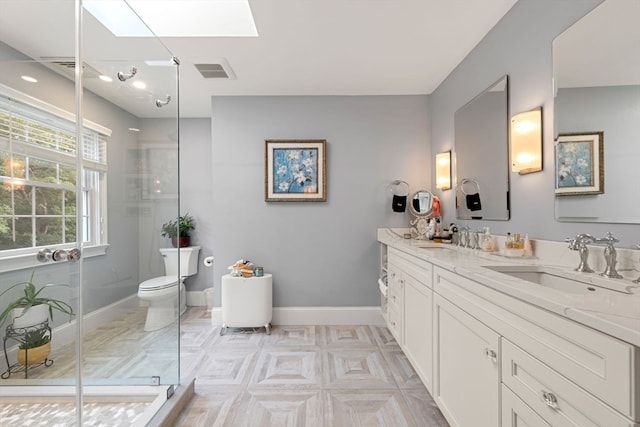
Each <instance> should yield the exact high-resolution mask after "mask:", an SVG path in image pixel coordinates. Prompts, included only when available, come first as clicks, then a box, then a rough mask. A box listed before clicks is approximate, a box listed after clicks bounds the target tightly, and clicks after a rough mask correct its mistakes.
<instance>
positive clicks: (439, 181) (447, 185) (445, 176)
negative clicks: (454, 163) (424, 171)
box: [436, 151, 451, 190]
mask: <svg viewBox="0 0 640 427" xmlns="http://www.w3.org/2000/svg"><path fill="white" fill-rule="evenodd" d="M436 188H437V189H439V190H450V189H451V151H445V152H444V153H438V154H436Z"/></svg>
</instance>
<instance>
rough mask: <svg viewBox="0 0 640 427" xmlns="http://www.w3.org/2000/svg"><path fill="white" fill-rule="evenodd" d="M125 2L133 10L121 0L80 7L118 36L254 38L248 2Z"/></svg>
mask: <svg viewBox="0 0 640 427" xmlns="http://www.w3.org/2000/svg"><path fill="white" fill-rule="evenodd" d="M127 3H128V4H129V5H130V6H131V9H133V10H131V9H129V8H128V7H127V6H126V3H125V2H124V1H122V2H114V1H113V0H85V1H84V2H83V5H84V7H85V9H86V10H87V11H89V13H91V14H92V15H93V16H94V17H95V18H96V19H97V20H98V21H100V22H101V23H102V24H103V25H104V26H105V27H107V29H109V31H111V32H112V33H113V34H114V35H116V36H118V37H153V36H154V34H155V35H156V36H158V37H257V36H258V30H257V29H256V24H255V22H254V20H253V14H252V13H251V7H250V5H249V1H248V0H215V1H202V0H158V1H148V0H128V1H127ZM134 11H135V13H134ZM138 16H139V17H140V18H138ZM140 19H142V21H144V22H142V21H141V20H140ZM145 24H146V25H145ZM147 26H148V27H147Z"/></svg>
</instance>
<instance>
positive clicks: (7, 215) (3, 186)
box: [0, 87, 111, 256]
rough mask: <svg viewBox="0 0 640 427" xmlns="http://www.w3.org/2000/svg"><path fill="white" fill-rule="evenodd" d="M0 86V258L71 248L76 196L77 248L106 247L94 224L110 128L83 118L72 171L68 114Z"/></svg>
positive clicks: (100, 217) (102, 202) (102, 210)
mask: <svg viewBox="0 0 640 427" xmlns="http://www.w3.org/2000/svg"><path fill="white" fill-rule="evenodd" d="M0 91H1V92H3V93H0V255H3V256H4V255H20V254H22V253H33V248H36V247H42V246H56V247H64V246H65V244H67V245H68V246H71V245H73V244H74V243H75V242H76V228H77V227H76V221H77V215H76V214H77V213H78V212H79V211H78V208H79V207H78V206H77V203H78V201H79V203H81V204H82V205H81V208H82V209H81V212H82V215H81V216H80V218H79V220H80V221H81V223H82V230H83V235H82V242H83V243H84V246H95V245H100V244H106V236H105V234H104V231H105V230H103V229H102V226H101V225H102V224H104V223H105V221H106V217H105V216H106V173H107V159H106V144H107V138H108V136H109V135H110V134H111V132H110V131H109V130H108V129H106V128H103V127H101V126H99V125H96V124H93V123H90V122H88V121H85V123H84V124H83V125H84V128H83V135H82V161H81V163H82V168H81V173H78V172H77V159H76V156H77V152H78V149H77V144H76V127H75V117H74V115H72V114H70V113H68V112H64V111H61V110H59V109H58V108H56V107H54V106H51V105H49V104H46V103H44V102H41V101H38V100H35V99H33V98H30V97H28V96H27V95H24V94H21V93H19V92H16V91H12V90H11V89H9V88H6V87H1V88H0ZM4 92H9V94H8V95H7V94H5V93H4ZM78 181H79V182H78ZM77 184H80V186H79V187H78V186H77ZM78 189H80V190H78ZM76 191H81V195H80V197H76Z"/></svg>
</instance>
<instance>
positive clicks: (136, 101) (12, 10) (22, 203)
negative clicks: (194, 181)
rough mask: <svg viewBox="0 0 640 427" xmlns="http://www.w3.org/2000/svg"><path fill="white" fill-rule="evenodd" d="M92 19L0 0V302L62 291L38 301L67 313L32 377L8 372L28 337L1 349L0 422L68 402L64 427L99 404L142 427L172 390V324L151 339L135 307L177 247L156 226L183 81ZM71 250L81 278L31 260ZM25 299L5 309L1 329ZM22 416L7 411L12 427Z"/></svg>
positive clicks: (175, 370) (73, 5) (148, 48)
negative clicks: (58, 304)
mask: <svg viewBox="0 0 640 427" xmlns="http://www.w3.org/2000/svg"><path fill="white" fill-rule="evenodd" d="M90 3H91V2H90V1H88V0H85V1H84V2H81V1H71V0H49V1H46V2H43V1H41V0H2V7H1V13H0V293H1V292H3V291H4V290H5V289H7V288H9V287H11V286H12V285H13V284H15V283H18V282H21V281H27V280H30V279H31V277H33V282H34V283H35V284H36V286H40V285H44V284H48V283H54V284H64V285H66V286H61V287H54V288H51V289H47V290H45V291H43V294H42V295H44V296H47V297H50V298H55V299H58V300H61V301H63V302H64V303H65V304H69V305H70V307H71V308H72V309H73V311H74V316H73V317H72V320H71V321H69V317H68V316H66V315H65V314H64V313H61V312H58V311H54V316H53V320H49V321H48V323H47V324H46V325H45V326H46V327H50V328H51V329H50V332H49V330H48V329H47V331H46V332H45V333H44V335H45V336H49V337H50V345H51V350H50V354H49V356H48V359H47V363H44V364H41V365H36V366H30V367H28V369H26V372H25V369H24V367H23V365H21V364H20V363H19V362H18V361H17V354H18V344H20V342H21V341H20V340H21V339H22V338H23V337H22V336H20V335H15V334H14V335H12V336H11V337H9V339H7V340H5V343H6V345H5V348H4V349H3V357H2V360H0V370H1V371H2V372H5V373H8V374H7V375H3V378H2V379H0V397H2V399H0V400H1V402H0V406H3V405H7V404H11V402H13V399H14V398H18V397H19V399H22V400H20V402H21V403H22V404H24V403H25V402H24V399H25V397H27V398H28V397H33V398H34V399H33V402H34V403H38V404H41V403H42V398H41V397H42V396H56V397H60V398H62V397H68V399H67V400H65V401H64V404H62V405H61V406H59V407H60V408H62V407H64V405H67V407H68V408H67V410H68V411H69V415H68V416H65V417H64V418H63V419H64V423H65V425H81V424H83V423H84V422H85V421H83V417H84V419H85V420H87V421H90V420H89V418H90V415H89V414H90V412H89V411H91V412H96V410H95V407H92V406H91V405H93V404H94V402H102V401H105V399H104V396H99V395H101V393H106V394H109V395H110V396H117V397H115V398H114V397H111V398H109V399H108V402H109V406H111V407H113V408H114V410H116V411H118V413H120V414H122V413H125V412H133V413H134V417H136V418H135V421H136V422H140V419H141V418H140V417H141V415H140V413H142V412H145V411H146V412H147V413H146V414H145V415H144V416H148V415H149V411H148V409H149V408H151V410H153V411H155V410H157V408H158V407H159V406H160V405H161V404H162V402H163V401H164V399H166V396H167V387H169V386H170V385H174V384H178V383H179V380H180V372H179V316H178V315H176V316H175V319H174V320H175V321H173V322H172V323H171V324H170V325H169V326H167V327H165V328H162V329H160V330H157V331H148V332H147V331H144V323H145V317H146V310H147V309H146V307H145V306H141V304H140V300H139V299H138V296H137V293H138V285H139V284H140V283H141V282H142V281H144V280H146V279H149V278H153V277H157V276H163V275H164V266H163V261H162V258H161V256H160V252H159V248H161V247H167V246H170V243H169V242H168V241H167V240H166V239H164V238H162V237H161V235H160V229H161V224H162V223H164V222H167V221H168V220H170V219H174V218H176V217H177V216H178V215H179V204H178V197H179V194H178V193H179V191H178V189H179V184H178V65H177V61H175V60H173V56H172V54H171V52H170V51H169V50H168V49H167V48H166V47H165V46H164V45H163V44H162V43H161V42H160V41H159V39H158V38H156V37H154V36H153V34H152V33H151V32H150V31H149V30H148V29H147V28H146V26H145V25H144V23H143V22H142V21H140V20H139V18H138V17H137V15H135V14H134V13H132V12H131V10H130V9H129V6H128V5H127V4H126V2H124V1H122V2H120V1H115V0H112V1H109V2H102V3H108V4H109V9H110V10H112V11H114V10H116V11H118V12H117V13H118V14H119V15H118V16H117V17H115V20H116V21H122V20H125V17H126V18H129V19H130V22H133V23H134V24H135V25H136V26H137V27H138V28H139V29H141V31H142V32H143V33H146V34H144V35H145V36H144V37H119V36H116V35H114V33H113V32H112V31H111V30H109V29H108V28H107V27H106V26H105V25H103V24H102V23H101V22H100V21H99V20H98V19H97V18H96V17H95V16H94V14H92V13H90V12H89V11H87V9H85V7H84V6H83V4H84V5H87V6H88V5H89V4H90ZM116 3H117V4H120V5H121V6H123V7H122V8H115V7H112V6H114V5H115V4H116ZM76 29H78V30H79V32H78V36H77V37H78V40H79V42H76ZM76 64H82V72H81V73H80V74H78V70H77V68H78V67H77V66H76ZM78 75H80V76H81V77H80V79H78V78H77V76H78ZM24 76H26V77H32V78H33V79H35V80H37V82H33V81H28V80H26V79H25V77H24ZM76 117H81V118H82V120H76ZM78 123H81V124H78ZM78 141H79V142H78ZM78 157H80V159H78ZM74 248H78V249H80V252H81V254H82V256H81V258H80V260H79V261H76V262H69V261H66V260H64V259H63V260H62V261H60V262H53V261H49V262H39V261H38V260H37V259H36V254H37V253H38V251H39V250H40V249H49V250H51V251H55V250H58V249H63V250H67V251H69V250H71V249H74ZM176 256H177V255H176ZM44 258H46V256H45V257H44ZM62 258H64V257H62ZM32 275H33V276H32ZM175 279H176V281H179V277H176V278H175ZM21 292H22V291H21V290H20V289H18V288H16V289H12V290H11V291H9V292H7V293H6V294H3V295H2V296H0V313H1V312H2V311H3V310H4V309H5V307H6V306H7V305H8V304H9V303H10V302H11V301H13V300H15V299H16V298H18V297H19V296H20V294H21ZM175 298H176V299H178V298H180V293H179V287H178V286H176V287H175ZM11 325H12V320H11V318H9V319H8V320H7V321H6V322H5V323H4V324H3V325H1V326H0V335H2V336H3V337H4V336H7V332H8V330H7V327H10V326H11ZM9 332H15V331H9ZM18 332H20V331H18ZM22 332H24V331H22ZM28 354H29V353H27V355H28ZM49 362H53V363H49ZM24 364H26V365H29V362H28V361H27V362H25V363H24ZM47 365H48V366H47ZM80 386H82V387H80ZM98 386H99V387H98ZM81 390H82V391H81ZM143 395H144V397H143V398H141V396H143ZM156 395H157V396H159V397H157V398H156V397H154V396H156ZM94 396H98V397H95V398H94ZM149 396H151V397H149ZM127 397H131V399H129V400H128V401H126V402H125V400H127V399H126V398H127ZM159 399H160V401H159ZM27 402H28V400H27ZM69 402H70V403H69ZM119 402H122V403H124V404H125V405H129V406H126V407H125V408H126V410H125V411H123V410H122V408H120V409H118V403H119ZM132 402H133V403H132ZM139 402H143V403H142V404H139ZM56 404H59V402H56ZM80 407H82V408H83V409H84V410H83V411H78V410H77V409H78V408H80ZM154 408H155V409H154ZM2 409H3V410H4V409H6V408H5V407H3V408H2ZM10 410H13V409H10ZM31 412H34V411H29V410H28V409H27V410H26V412H25V414H26V415H19V412H17V410H16V412H15V413H16V414H17V415H15V416H16V417H19V418H16V420H19V421H20V422H24V421H25V420H26V418H24V417H26V416H30V415H28V414H30V413H31ZM5 413H6V412H5ZM98 413H100V414H101V415H100V416H102V417H104V416H105V412H98ZM106 416H109V415H106ZM1 421H2V422H5V421H8V422H12V420H11V419H10V420H7V419H3V420H1ZM129 421H131V422H130V424H133V420H131V419H130V420H129ZM2 422H0V424H2ZM33 422H34V425H36V424H38V425H42V422H43V420H33ZM115 422H116V420H115V419H114V423H115ZM118 422H119V423H120V424H122V425H127V421H126V420H121V419H120V420H118Z"/></svg>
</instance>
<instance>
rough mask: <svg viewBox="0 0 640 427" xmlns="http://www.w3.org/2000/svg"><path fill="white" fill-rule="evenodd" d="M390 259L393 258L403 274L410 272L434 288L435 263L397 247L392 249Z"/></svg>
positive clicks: (412, 275) (409, 273)
mask: <svg viewBox="0 0 640 427" xmlns="http://www.w3.org/2000/svg"><path fill="white" fill-rule="evenodd" d="M389 259H390V260H393V262H394V263H395V264H396V265H397V266H398V268H399V269H400V270H402V272H403V274H408V275H410V276H411V277H413V278H414V279H416V280H417V281H419V282H420V283H421V284H423V285H424V286H427V287H428V288H433V279H432V275H433V265H432V264H431V263H430V262H427V261H424V260H422V259H420V258H416V257H414V256H413V255H409V254H407V253H404V252H401V251H398V250H396V249H390V253H389Z"/></svg>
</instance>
